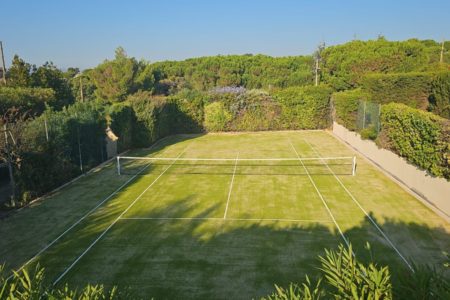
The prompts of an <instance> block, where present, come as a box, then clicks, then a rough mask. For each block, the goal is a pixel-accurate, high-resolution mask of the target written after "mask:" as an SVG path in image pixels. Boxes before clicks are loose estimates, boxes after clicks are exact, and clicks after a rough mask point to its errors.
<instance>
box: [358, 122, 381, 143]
mask: <svg viewBox="0 0 450 300" xmlns="http://www.w3.org/2000/svg"><path fill="white" fill-rule="evenodd" d="M360 134H361V138H362V139H363V140H373V141H374V140H376V138H377V136H378V132H377V129H376V128H375V127H374V126H373V125H371V126H369V127H367V128H364V129H362V130H361V131H360Z"/></svg>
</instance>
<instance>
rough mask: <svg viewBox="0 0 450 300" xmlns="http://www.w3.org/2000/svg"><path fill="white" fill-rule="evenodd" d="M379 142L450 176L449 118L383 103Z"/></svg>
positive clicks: (416, 162)
mask: <svg viewBox="0 0 450 300" xmlns="http://www.w3.org/2000/svg"><path fill="white" fill-rule="evenodd" d="M381 122H382V129H381V132H380V134H379V136H378V143H379V144H380V145H381V146H382V147H384V148H387V149H390V150H392V151H393V152H395V153H397V154H398V155H400V156H402V157H405V158H406V159H407V160H408V161H409V162H411V163H413V164H415V165H417V166H419V167H421V168H423V169H425V170H426V171H428V172H429V173H430V174H432V175H435V176H442V177H445V178H447V179H450V168H449V160H450V121H449V120H447V119H444V118H441V117H439V116H436V115H435V114H432V113H429V112H425V111H422V110H418V109H414V108H411V107H408V106H406V105H404V104H399V103H391V104H387V105H383V107H382V111H381Z"/></svg>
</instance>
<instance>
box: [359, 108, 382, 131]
mask: <svg viewBox="0 0 450 300" xmlns="http://www.w3.org/2000/svg"><path fill="white" fill-rule="evenodd" d="M380 112H381V104H379V103H373V102H368V101H362V100H360V101H359V105H358V113H357V116H356V128H357V130H358V131H361V130H363V129H368V128H369V129H372V130H374V131H375V132H376V133H377V134H378V133H379V132H380V128H381V126H380Z"/></svg>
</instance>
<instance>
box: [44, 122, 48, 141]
mask: <svg viewBox="0 0 450 300" xmlns="http://www.w3.org/2000/svg"><path fill="white" fill-rule="evenodd" d="M44 127H45V137H46V138H47V142H48V128H47V118H46V117H45V116H44Z"/></svg>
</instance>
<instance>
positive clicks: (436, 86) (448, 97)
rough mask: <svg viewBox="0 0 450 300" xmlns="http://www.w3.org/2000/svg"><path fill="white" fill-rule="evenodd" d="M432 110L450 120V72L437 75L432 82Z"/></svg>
mask: <svg viewBox="0 0 450 300" xmlns="http://www.w3.org/2000/svg"><path fill="white" fill-rule="evenodd" d="M430 106H431V107H430V109H431V111H432V112H434V113H435V114H437V115H439V116H441V117H443V118H447V119H450V72H449V71H446V72H439V73H437V74H436V75H435V76H434V78H433V80H432V82H431V95H430Z"/></svg>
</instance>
